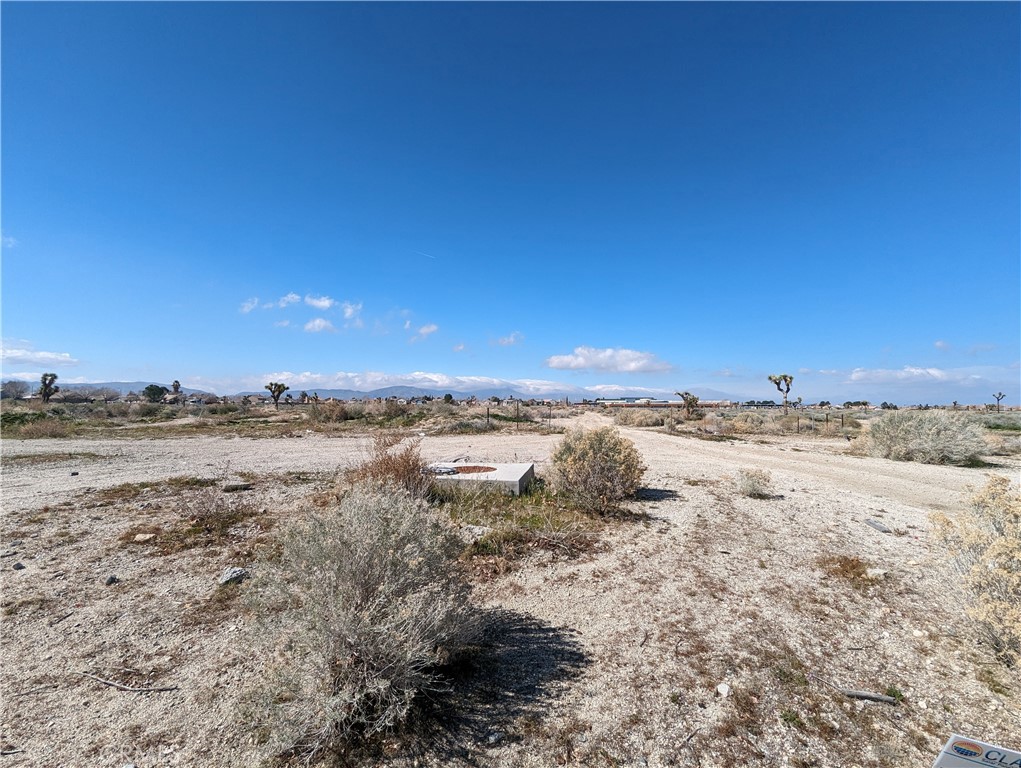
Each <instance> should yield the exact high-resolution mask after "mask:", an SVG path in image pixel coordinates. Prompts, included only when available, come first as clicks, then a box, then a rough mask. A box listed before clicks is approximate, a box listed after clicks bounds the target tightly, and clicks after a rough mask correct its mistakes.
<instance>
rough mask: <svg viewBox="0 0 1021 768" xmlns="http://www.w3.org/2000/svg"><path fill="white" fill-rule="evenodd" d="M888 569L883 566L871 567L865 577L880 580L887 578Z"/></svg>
mask: <svg viewBox="0 0 1021 768" xmlns="http://www.w3.org/2000/svg"><path fill="white" fill-rule="evenodd" d="M886 574H887V571H885V570H883V569H882V568H869V569H868V570H867V571H865V578H866V579H872V580H873V581H879V580H881V579H885V578H886Z"/></svg>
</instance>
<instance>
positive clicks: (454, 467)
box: [429, 461, 535, 496]
mask: <svg viewBox="0 0 1021 768" xmlns="http://www.w3.org/2000/svg"><path fill="white" fill-rule="evenodd" d="M429 468H430V469H431V470H433V471H434V472H435V473H436V475H435V480H436V481H437V482H441V483H482V484H483V485H492V486H495V487H497V488H500V489H502V490H504V491H506V492H507V493H510V494H513V495H514V496H520V495H521V493H522V492H523V491H525V490H526V489H527V488H528V486H529V485H531V484H532V481H533V480H535V465H534V464H493V463H491V462H484V463H483V462H480V463H478V464H472V463H464V464H461V463H451V462H445V461H441V462H437V463H436V464H430V465H429Z"/></svg>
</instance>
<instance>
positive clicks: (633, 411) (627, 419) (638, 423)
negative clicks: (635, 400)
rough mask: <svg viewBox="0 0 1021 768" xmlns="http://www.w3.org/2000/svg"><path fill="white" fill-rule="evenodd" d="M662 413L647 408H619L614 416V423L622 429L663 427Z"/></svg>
mask: <svg viewBox="0 0 1021 768" xmlns="http://www.w3.org/2000/svg"><path fill="white" fill-rule="evenodd" d="M663 419H664V416H663V413H662V411H651V410H647V409H645V408H618V409H617V411H616V413H614V414H613V423H614V424H617V425H619V426H622V427H662V426H663Z"/></svg>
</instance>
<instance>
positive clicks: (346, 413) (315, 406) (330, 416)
mask: <svg viewBox="0 0 1021 768" xmlns="http://www.w3.org/2000/svg"><path fill="white" fill-rule="evenodd" d="M364 415H365V408H363V407H362V406H361V405H349V404H347V403H342V402H340V401H338V400H327V401H324V402H319V403H316V402H313V403H312V406H311V407H310V408H309V409H308V419H309V421H311V422H312V423H313V424H338V423H340V422H343V421H350V420H351V419H360V418H362V417H363V416H364Z"/></svg>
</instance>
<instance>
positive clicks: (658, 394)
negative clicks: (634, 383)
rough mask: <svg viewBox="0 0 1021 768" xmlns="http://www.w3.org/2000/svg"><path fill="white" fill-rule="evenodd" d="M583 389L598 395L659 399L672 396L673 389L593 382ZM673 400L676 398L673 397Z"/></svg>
mask: <svg viewBox="0 0 1021 768" xmlns="http://www.w3.org/2000/svg"><path fill="white" fill-rule="evenodd" d="M585 391H586V392H589V393H591V394H593V395H596V396H598V397H624V396H628V395H629V396H632V397H639V396H645V397H655V398H659V399H663V398H670V397H672V396H673V394H674V393H673V391H671V390H669V389H653V388H651V387H625V386H622V385H620V384H595V385H593V386H591V387H585ZM673 399H674V400H676V399H677V398H676V397H674V398H673Z"/></svg>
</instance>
